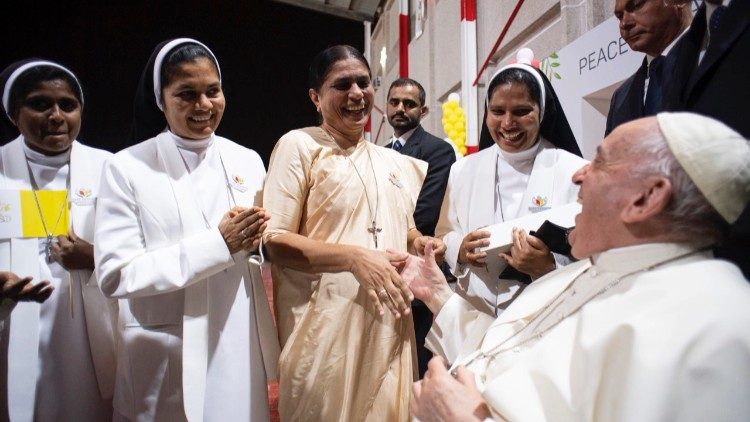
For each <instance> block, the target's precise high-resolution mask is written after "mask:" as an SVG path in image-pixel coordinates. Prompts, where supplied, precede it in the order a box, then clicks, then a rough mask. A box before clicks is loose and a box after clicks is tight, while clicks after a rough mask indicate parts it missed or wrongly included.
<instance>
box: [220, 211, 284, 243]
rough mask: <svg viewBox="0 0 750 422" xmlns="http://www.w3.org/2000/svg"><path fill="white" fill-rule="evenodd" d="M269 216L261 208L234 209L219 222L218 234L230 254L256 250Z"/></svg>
mask: <svg viewBox="0 0 750 422" xmlns="http://www.w3.org/2000/svg"><path fill="white" fill-rule="evenodd" d="M270 218H271V216H270V215H268V213H267V212H266V210H264V209H263V208H261V207H251V208H242V207H234V208H232V209H231V210H229V211H227V212H226V214H224V216H223V217H222V219H221V221H220V222H219V232H220V233H221V236H222V237H223V238H224V242H225V243H226V244H227V248H228V249H229V252H230V253H232V254H233V253H235V252H238V251H240V250H246V251H249V252H254V251H256V250H258V245H260V239H261V236H262V234H263V230H265V229H266V222H267V221H268V220H269V219H270Z"/></svg>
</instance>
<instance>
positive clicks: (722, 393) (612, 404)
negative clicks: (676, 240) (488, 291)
mask: <svg viewBox="0 0 750 422" xmlns="http://www.w3.org/2000/svg"><path fill="white" fill-rule="evenodd" d="M748 327H750V284H748V282H747V280H745V279H744V278H743V276H742V273H741V272H740V271H739V269H738V268H737V267H736V266H734V265H733V264H731V263H729V262H726V261H721V260H717V259H713V257H712V255H711V253H710V252H705V251H698V250H695V249H692V248H690V247H687V246H685V245H680V244H673V243H663V244H648V245H640V246H631V247H627V248H620V249H613V250H610V251H607V252H604V253H601V254H597V255H596V256H594V257H593V258H591V259H587V260H583V261H579V262H576V263H574V264H571V265H569V266H567V267H564V268H562V269H559V270H557V271H555V272H552V273H550V274H548V275H547V276H545V277H543V278H540V279H539V280H537V281H536V282H534V283H532V284H531V285H529V287H527V288H526V289H525V290H524V291H523V293H522V294H521V295H520V296H519V297H518V298H516V300H515V301H514V302H513V303H512V304H511V305H510V306H509V307H508V308H507V309H506V310H505V311H504V312H503V313H502V314H500V316H499V317H498V318H497V319H496V320H493V319H492V318H491V317H489V316H488V315H486V314H483V313H481V312H479V311H477V310H475V309H473V308H472V307H471V305H470V304H469V303H468V302H466V301H465V300H463V299H462V298H460V297H459V296H458V295H453V296H452V297H451V298H450V299H449V300H448V302H447V303H446V304H445V306H444V307H443V309H442V310H441V311H440V313H439V314H438V315H437V317H436V320H435V324H434V325H433V328H432V331H431V332H430V333H429V334H428V337H427V344H428V347H430V349H431V350H433V351H435V352H436V353H439V354H441V355H442V356H444V357H446V358H447V359H448V360H449V361H450V362H453V363H454V366H457V365H466V366H467V367H468V369H470V370H472V371H473V372H474V373H475V375H476V379H477V383H478V386H479V389H480V391H481V392H482V395H483V396H484V399H485V400H486V401H487V403H488V404H489V406H490V407H491V408H492V412H493V417H494V418H495V419H497V420H503V419H505V420H510V421H548V420H552V421H709V420H710V421H747V420H750V400H748V399H747V393H748V391H750V330H749V329H748Z"/></svg>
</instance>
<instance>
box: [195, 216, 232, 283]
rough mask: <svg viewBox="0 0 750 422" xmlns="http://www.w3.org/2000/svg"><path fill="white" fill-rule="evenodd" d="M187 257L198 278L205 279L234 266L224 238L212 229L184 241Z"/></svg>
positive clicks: (217, 230)
mask: <svg viewBox="0 0 750 422" xmlns="http://www.w3.org/2000/svg"><path fill="white" fill-rule="evenodd" d="M184 242H185V243H184V246H185V255H186V256H187V259H188V262H190V263H191V264H192V266H193V268H195V274H196V276H197V278H205V277H208V276H210V275H211V274H214V273H216V272H218V271H221V270H223V269H225V268H227V267H230V266H231V265H233V264H234V258H233V257H232V255H231V254H230V253H229V248H228V247H227V244H226V242H225V241H224V237H223V236H222V235H221V233H220V232H219V229H218V228H212V229H211V230H206V231H204V232H202V233H199V234H196V235H194V236H191V237H189V238H186V239H185V240H184Z"/></svg>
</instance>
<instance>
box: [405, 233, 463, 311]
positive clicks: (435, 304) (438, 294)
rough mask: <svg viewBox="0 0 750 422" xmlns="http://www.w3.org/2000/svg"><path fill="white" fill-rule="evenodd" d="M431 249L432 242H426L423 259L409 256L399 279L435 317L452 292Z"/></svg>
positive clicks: (432, 246)
mask: <svg viewBox="0 0 750 422" xmlns="http://www.w3.org/2000/svg"><path fill="white" fill-rule="evenodd" d="M433 248H434V244H433V242H428V243H427V244H426V245H425V248H424V256H423V257H421V258H420V257H416V256H414V255H409V256H408V258H407V259H406V262H405V263H404V265H403V267H402V269H401V278H403V280H404V281H405V282H406V283H407V284H408V285H409V289H410V290H411V292H412V293H413V294H414V297H416V298H417V299H419V300H421V301H422V302H424V303H425V305H427V307H428V308H429V309H430V311H431V312H432V313H433V314H435V315H437V314H438V313H439V312H440V309H441V308H442V307H443V305H444V304H445V302H446V301H448V299H449V298H450V297H451V295H452V294H453V290H451V288H450V286H448V282H447V281H446V280H445V276H444V275H443V272H442V271H440V267H438V265H437V262H436V261H435V251H434V249H433Z"/></svg>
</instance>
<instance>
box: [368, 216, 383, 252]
mask: <svg viewBox="0 0 750 422" xmlns="http://www.w3.org/2000/svg"><path fill="white" fill-rule="evenodd" d="M367 231H368V232H369V233H370V234H372V240H373V241H374V242H375V249H377V248H378V233H380V232H381V231H383V229H382V228H380V227H377V226H376V225H375V220H372V227H369V228H368V229H367Z"/></svg>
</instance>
